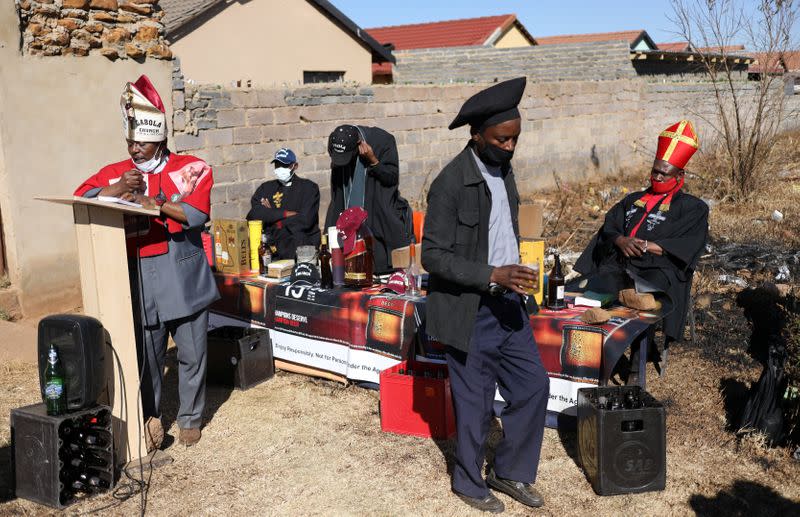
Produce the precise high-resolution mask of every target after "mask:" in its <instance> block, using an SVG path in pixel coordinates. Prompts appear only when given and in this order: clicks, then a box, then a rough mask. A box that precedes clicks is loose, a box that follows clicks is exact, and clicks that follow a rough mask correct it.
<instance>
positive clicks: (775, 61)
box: [748, 51, 800, 74]
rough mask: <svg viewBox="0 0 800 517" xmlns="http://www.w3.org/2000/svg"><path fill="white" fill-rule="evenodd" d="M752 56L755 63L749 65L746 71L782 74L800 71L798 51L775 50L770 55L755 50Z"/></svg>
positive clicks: (799, 52)
mask: <svg viewBox="0 0 800 517" xmlns="http://www.w3.org/2000/svg"><path fill="white" fill-rule="evenodd" d="M753 57H754V58H755V59H756V60H757V63H756V64H755V65H750V68H749V69H748V71H749V72H752V73H765V72H766V73H772V74H782V73H784V72H798V71H800V51H787V52H775V53H773V54H772V55H769V54H767V53H766V52H756V53H754V54H753Z"/></svg>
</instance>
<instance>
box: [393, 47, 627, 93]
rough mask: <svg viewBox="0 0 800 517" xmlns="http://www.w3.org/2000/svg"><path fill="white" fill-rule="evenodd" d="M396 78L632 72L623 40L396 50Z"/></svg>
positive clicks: (548, 77) (604, 76) (537, 77)
mask: <svg viewBox="0 0 800 517" xmlns="http://www.w3.org/2000/svg"><path fill="white" fill-rule="evenodd" d="M394 55H395V57H396V58H397V64H396V66H395V73H394V82H395V83H396V84H427V83H434V84H446V83H458V82H462V83H463V82H467V83H470V82H493V81H497V80H500V81H502V80H504V79H510V78H512V77H518V76H520V75H527V76H528V80H529V81H532V82H549V81H581V80H584V79H592V80H595V81H601V80H615V79H624V78H633V77H635V76H636V71H635V70H634V68H633V65H632V64H631V60H630V47H629V44H628V43H627V42H625V41H608V42H600V43H573V44H565V45H540V46H532V47H519V48H502V49H501V48H491V47H455V48H452V47H451V48H442V49H423V50H404V51H395V52H394Z"/></svg>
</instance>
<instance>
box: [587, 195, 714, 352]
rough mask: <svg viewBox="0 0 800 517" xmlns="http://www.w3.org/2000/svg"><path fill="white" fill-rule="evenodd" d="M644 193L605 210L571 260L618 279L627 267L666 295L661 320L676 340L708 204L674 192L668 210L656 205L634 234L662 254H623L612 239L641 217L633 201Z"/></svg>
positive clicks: (702, 240)
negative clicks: (602, 219)
mask: <svg viewBox="0 0 800 517" xmlns="http://www.w3.org/2000/svg"><path fill="white" fill-rule="evenodd" d="M643 195H644V192H634V193H631V194H628V195H627V196H626V197H625V198H624V199H623V200H622V201H620V202H619V203H617V204H616V205H614V206H613V207H612V208H611V210H609V211H608V213H607V214H606V218H605V222H604V223H603V226H602V227H601V228H600V231H599V232H597V235H595V237H594V238H593V239H592V241H591V242H590V243H589V245H588V246H587V247H586V249H585V250H584V252H583V253H582V254H581V256H580V258H578V261H577V262H576V263H575V270H576V271H578V272H580V273H582V274H583V275H585V276H587V277H592V276H595V275H607V276H609V277H611V276H614V275H616V276H617V277H620V276H622V275H619V273H620V272H624V271H626V272H627V274H628V275H631V276H633V277H634V278H638V279H641V280H643V281H644V282H647V283H649V284H650V285H651V286H653V287H655V288H656V289H658V291H659V292H660V293H661V294H662V295H664V296H666V298H665V297H664V296H659V299H661V301H662V304H663V309H664V310H665V311H670V312H669V314H667V316H666V317H665V318H664V333H665V334H666V336H667V337H668V338H670V339H672V340H676V341H680V339H681V338H682V336H683V329H684V327H685V325H686V312H687V310H688V303H689V295H690V291H691V287H692V276H693V275H694V270H695V266H696V265H697V260H698V258H700V255H701V253H702V252H703V250H704V248H705V244H706V239H707V238H708V205H706V203H705V202H704V201H702V200H701V199H698V198H696V197H694V196H692V195H690V194H686V193H684V192H682V191H678V192H677V193H676V194H675V195H674V196H673V198H672V202H671V204H670V206H669V209H668V210H666V211H662V210H661V206H657V207H656V208H654V209H653V211H652V212H651V213H650V215H648V217H647V219H646V220H645V221H644V222H643V223H642V224H641V226H640V227H639V230H638V231H637V232H636V237H637V238H639V239H642V240H647V241H650V242H655V243H656V244H658V245H659V246H661V248H662V249H663V250H664V254H663V255H661V256H658V255H654V254H652V253H645V254H643V255H642V256H641V257H631V258H626V257H625V256H624V255H623V254H622V253H621V252H620V251H619V248H617V247H616V245H614V239H615V238H616V237H617V236H619V235H626V236H627V235H630V232H631V230H632V229H633V228H634V227H635V226H636V224H637V223H638V222H639V220H640V219H641V218H642V215H644V212H645V208H644V207H641V206H637V205H635V204H634V203H635V202H636V201H637V200H638V199H640V198H641V197H642V196H643ZM619 287H620V288H623V287H626V286H622V285H620V286H619Z"/></svg>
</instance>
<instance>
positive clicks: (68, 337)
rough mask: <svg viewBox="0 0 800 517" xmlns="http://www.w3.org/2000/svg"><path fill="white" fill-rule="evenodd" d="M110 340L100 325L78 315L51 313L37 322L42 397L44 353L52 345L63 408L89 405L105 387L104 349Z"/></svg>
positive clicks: (72, 408)
mask: <svg viewBox="0 0 800 517" xmlns="http://www.w3.org/2000/svg"><path fill="white" fill-rule="evenodd" d="M109 342H110V339H109V337H108V333H107V332H106V330H105V329H104V328H103V325H102V324H101V323H100V322H99V321H97V320H96V319H94V318H90V317H89V316H81V315H78V314H55V315H53V316H47V317H46V318H43V319H42V320H41V321H40V322H39V386H40V388H41V391H42V400H44V372H45V369H46V368H47V353H48V350H49V348H50V345H51V344H53V345H55V346H56V349H57V350H58V359H59V361H60V362H61V367H62V368H63V370H64V390H65V391H66V392H67V410H68V411H76V410H78V409H83V408H88V407H92V406H93V405H95V404H96V403H97V399H98V398H99V397H100V394H101V393H102V392H103V390H104V389H105V387H106V386H105V383H106V374H105V367H106V364H105V351H106V346H107V343H109Z"/></svg>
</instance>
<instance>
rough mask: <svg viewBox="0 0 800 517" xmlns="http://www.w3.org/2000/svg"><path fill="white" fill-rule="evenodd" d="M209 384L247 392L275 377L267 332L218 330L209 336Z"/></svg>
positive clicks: (249, 329)
mask: <svg viewBox="0 0 800 517" xmlns="http://www.w3.org/2000/svg"><path fill="white" fill-rule="evenodd" d="M207 363H208V374H207V376H208V377H207V378H208V384H220V385H223V386H233V387H235V388H237V389H240V390H245V389H247V388H250V387H252V386H255V385H256V384H260V383H262V382H264V381H266V380H267V379H270V378H271V377H272V376H273V375H275V364H274V362H273V358H272V341H270V338H269V331H268V330H266V329H255V328H244V327H219V328H216V329H214V330H212V331H210V332H209V333H208V356H207Z"/></svg>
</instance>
